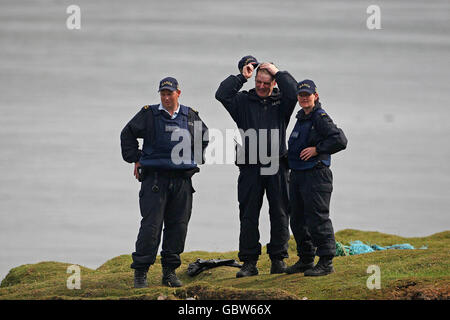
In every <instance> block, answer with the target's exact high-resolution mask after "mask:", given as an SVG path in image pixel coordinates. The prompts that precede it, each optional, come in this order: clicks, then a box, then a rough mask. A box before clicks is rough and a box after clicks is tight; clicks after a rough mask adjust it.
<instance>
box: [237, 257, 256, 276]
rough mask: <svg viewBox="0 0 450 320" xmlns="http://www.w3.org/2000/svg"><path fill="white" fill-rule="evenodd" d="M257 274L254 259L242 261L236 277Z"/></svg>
mask: <svg viewBox="0 0 450 320" xmlns="http://www.w3.org/2000/svg"><path fill="white" fill-rule="evenodd" d="M257 274H258V268H257V267H256V261H244V265H243V266H242V268H241V270H239V271H238V272H237V273H236V278H242V277H250V276H256V275H257Z"/></svg>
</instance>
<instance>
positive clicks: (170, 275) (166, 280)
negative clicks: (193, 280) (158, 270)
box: [162, 267, 183, 287]
mask: <svg viewBox="0 0 450 320" xmlns="http://www.w3.org/2000/svg"><path fill="white" fill-rule="evenodd" d="M162 284H163V285H165V286H168V287H181V286H182V285H183V283H182V282H181V281H180V279H178V277H177V275H176V273H175V269H172V268H167V267H166V268H164V267H163V277H162Z"/></svg>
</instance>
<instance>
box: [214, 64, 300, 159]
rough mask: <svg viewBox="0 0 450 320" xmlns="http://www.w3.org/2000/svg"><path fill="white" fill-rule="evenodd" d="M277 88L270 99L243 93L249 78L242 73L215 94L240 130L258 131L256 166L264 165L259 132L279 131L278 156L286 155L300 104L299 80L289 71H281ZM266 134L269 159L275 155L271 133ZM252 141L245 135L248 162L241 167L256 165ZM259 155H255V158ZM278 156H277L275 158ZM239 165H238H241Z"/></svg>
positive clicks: (278, 73) (254, 92) (223, 82)
mask: <svg viewBox="0 0 450 320" xmlns="http://www.w3.org/2000/svg"><path fill="white" fill-rule="evenodd" d="M275 80H276V82H277V84H278V88H279V89H278V88H274V89H273V92H272V95H270V96H269V97H267V98H260V97H259V96H258V95H257V94H256V91H255V89H251V90H249V91H245V90H244V91H241V92H239V90H240V89H241V88H242V86H243V84H244V83H245V82H247V79H245V77H244V76H243V75H242V74H239V75H237V76H234V75H230V76H229V77H228V78H226V79H225V80H224V81H222V83H221V84H220V86H219V88H218V89H217V92H216V99H217V100H219V101H220V102H221V103H222V104H223V106H224V107H225V108H226V109H227V111H228V112H229V113H230V115H231V117H232V118H233V120H234V121H235V122H236V124H237V126H238V128H239V129H242V130H243V131H244V132H245V131H247V130H248V129H255V130H256V134H257V135H256V136H257V146H256V148H255V149H256V150H257V163H256V164H261V162H260V156H259V146H260V144H259V139H260V135H259V134H258V133H259V129H269V130H270V129H278V130H279V141H278V146H279V156H280V158H282V157H285V156H286V155H287V148H286V128H287V126H288V124H289V120H290V118H291V115H292V112H293V111H294V108H295V105H296V104H297V94H296V88H297V81H296V80H295V79H294V78H293V77H292V76H291V75H290V74H289V73H288V72H287V71H279V72H277V73H276V75H275ZM269 130H268V131H267V137H268V139H267V149H266V150H268V152H267V156H271V155H272V151H271V147H270V146H271V134H270V131H269ZM249 141H250V139H249V138H248V137H247V136H246V137H245V139H243V142H244V144H245V162H244V163H240V164H241V165H246V164H254V162H253V161H249V160H251V157H250V159H249V152H250V150H253V152H254V150H255V149H252V148H250V146H249V143H248V142H249ZM254 156H256V155H254ZM274 156H275V155H274ZM240 164H239V163H238V165H240Z"/></svg>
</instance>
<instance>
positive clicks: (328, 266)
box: [305, 257, 334, 277]
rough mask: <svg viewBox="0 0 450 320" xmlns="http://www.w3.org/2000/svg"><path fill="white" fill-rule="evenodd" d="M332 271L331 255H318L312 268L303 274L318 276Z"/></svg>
mask: <svg viewBox="0 0 450 320" xmlns="http://www.w3.org/2000/svg"><path fill="white" fill-rule="evenodd" d="M333 272H334V268H333V257H320V259H319V262H317V264H316V265H315V266H314V268H312V269H309V270H306V271H305V276H306V277H320V276H326V275H327V274H330V273H333Z"/></svg>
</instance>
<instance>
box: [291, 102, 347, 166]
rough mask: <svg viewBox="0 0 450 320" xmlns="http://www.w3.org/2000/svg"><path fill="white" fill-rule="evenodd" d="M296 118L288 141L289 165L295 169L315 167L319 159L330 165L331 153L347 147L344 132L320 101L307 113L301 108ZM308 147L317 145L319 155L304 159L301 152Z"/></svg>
mask: <svg viewBox="0 0 450 320" xmlns="http://www.w3.org/2000/svg"><path fill="white" fill-rule="evenodd" d="M296 118H297V122H296V124H295V127H294V130H293V131H292V133H291V135H290V137H289V141H288V145H289V151H288V161H289V167H290V168H291V169H293V170H307V169H311V168H313V167H314V166H315V165H316V164H317V162H318V161H321V162H322V163H323V164H325V165H326V166H330V164H331V156H330V155H331V154H333V153H336V152H338V151H340V150H343V149H345V148H346V147H347V138H346V137H345V135H344V132H343V131H342V130H341V129H339V128H338V127H337V126H336V125H335V124H334V123H333V120H331V118H330V117H329V116H328V114H327V113H326V112H325V110H323V109H322V108H321V104H320V102H317V103H316V105H315V106H314V108H313V109H312V111H311V112H310V113H309V114H307V115H306V114H305V112H304V111H303V109H301V110H300V111H299V112H298V113H297V115H296ZM308 147H316V150H317V153H318V154H319V155H317V156H315V157H312V158H310V159H309V160H308V161H303V160H302V159H300V153H301V151H302V150H303V149H305V148H308Z"/></svg>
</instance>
